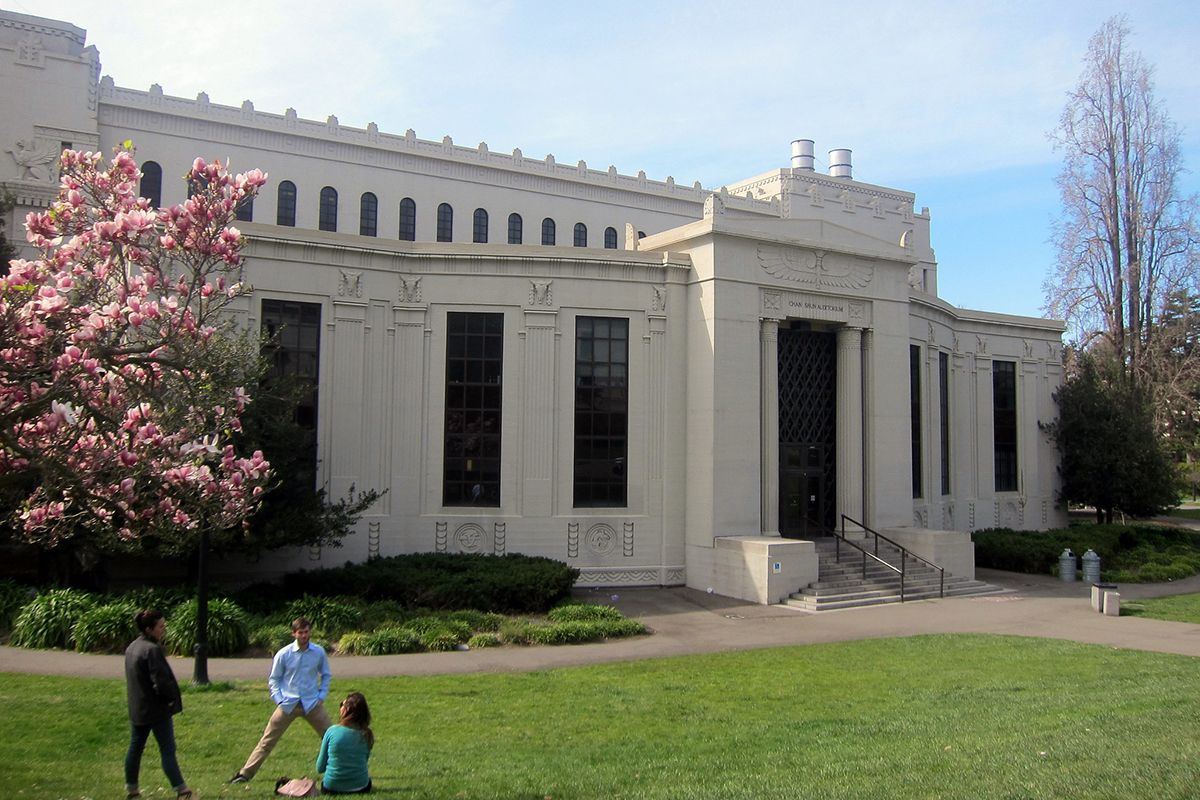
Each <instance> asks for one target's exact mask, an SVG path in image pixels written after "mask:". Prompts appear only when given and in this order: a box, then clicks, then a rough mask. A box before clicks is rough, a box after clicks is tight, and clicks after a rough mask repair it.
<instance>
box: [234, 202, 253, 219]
mask: <svg viewBox="0 0 1200 800" xmlns="http://www.w3.org/2000/svg"><path fill="white" fill-rule="evenodd" d="M233 215H234V217H235V218H236V219H237V220H238V221H239V222H253V221H254V198H253V197H243V198H242V201H241V202H240V203H238V204H237V207H236V208H235V209H234V210H233Z"/></svg>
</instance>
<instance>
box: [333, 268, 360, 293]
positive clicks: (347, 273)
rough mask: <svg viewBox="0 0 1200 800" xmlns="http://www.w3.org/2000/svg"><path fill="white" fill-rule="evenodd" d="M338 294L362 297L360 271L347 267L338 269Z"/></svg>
mask: <svg viewBox="0 0 1200 800" xmlns="http://www.w3.org/2000/svg"><path fill="white" fill-rule="evenodd" d="M338 296H339V297H362V273H361V272H353V271H351V270H347V269H339V270H338Z"/></svg>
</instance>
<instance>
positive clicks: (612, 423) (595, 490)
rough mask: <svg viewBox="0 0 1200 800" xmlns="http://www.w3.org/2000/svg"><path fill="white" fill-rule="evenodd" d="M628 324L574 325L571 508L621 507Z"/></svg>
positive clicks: (580, 320)
mask: <svg viewBox="0 0 1200 800" xmlns="http://www.w3.org/2000/svg"><path fill="white" fill-rule="evenodd" d="M628 378H629V320H627V319H614V318H610V317H577V318H576V320H575V506H576V508H599V507H612V506H624V505H626V504H627V501H626V495H627V491H626V486H627V480H626V464H627V461H626V456H627V453H628V449H629V448H628V424H629V389H628Z"/></svg>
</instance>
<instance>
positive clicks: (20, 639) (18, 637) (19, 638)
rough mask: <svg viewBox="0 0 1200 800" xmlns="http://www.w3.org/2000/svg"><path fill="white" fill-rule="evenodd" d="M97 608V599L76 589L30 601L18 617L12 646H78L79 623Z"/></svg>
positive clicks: (47, 594)
mask: <svg viewBox="0 0 1200 800" xmlns="http://www.w3.org/2000/svg"><path fill="white" fill-rule="evenodd" d="M95 607H96V598H95V596H94V595H91V594H89V593H87V592H81V591H78V590H76V589H51V590H50V591H48V592H43V593H42V594H39V595H38V596H37V597H35V598H33V599H32V600H30V601H29V602H28V603H26V604H25V607H24V608H22V609H21V612H20V613H19V614H18V615H17V621H16V623H14V625H13V636H12V644H13V645H15V646H17V647H34V648H41V649H45V648H49V647H64V648H71V647H74V645H75V639H74V636H73V633H74V630H75V623H77V622H79V619H80V617H82V616H83V615H84V614H86V613H87V612H88V611H91V610H92V609H93V608H95Z"/></svg>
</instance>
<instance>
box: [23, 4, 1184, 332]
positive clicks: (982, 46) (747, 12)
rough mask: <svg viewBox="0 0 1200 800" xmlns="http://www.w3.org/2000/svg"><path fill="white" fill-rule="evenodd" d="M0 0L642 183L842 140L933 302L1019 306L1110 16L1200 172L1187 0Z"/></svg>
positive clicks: (192, 86)
mask: <svg viewBox="0 0 1200 800" xmlns="http://www.w3.org/2000/svg"><path fill="white" fill-rule="evenodd" d="M3 3H4V7H5V8H6V9H8V10H13V11H18V12H23V13H28V14H38V15H42V16H49V17H54V18H57V19H63V20H67V21H69V22H72V23H74V24H75V25H78V26H79V27H82V28H86V29H87V30H88V41H89V43H91V44H95V45H96V46H97V47H98V48H99V50H100V56H101V61H102V64H103V73H104V74H107V75H111V76H112V77H113V79H114V80H115V81H116V82H117V84H118V85H121V86H128V87H131V88H139V89H144V88H147V87H149V85H150V84H151V83H159V84H161V85H162V86H163V89H164V91H165V92H167V93H168V94H173V95H179V96H183V97H192V96H195V94H196V93H197V92H199V91H206V92H208V94H209V96H210V98H211V99H212V101H213V102H215V103H223V104H226V105H239V104H240V103H241V102H242V101H243V100H246V99H249V100H252V101H253V102H254V104H255V107H256V108H258V109H260V110H263V111H270V112H274V113H282V112H283V110H284V109H286V108H288V107H294V108H295V109H296V110H297V111H298V112H299V114H300V115H301V116H303V117H309V118H313V119H324V118H325V117H326V116H328V115H329V114H336V115H337V117H338V119H339V121H340V122H341V123H342V124H343V125H353V126H358V127H362V126H365V125H366V124H367V123H368V122H375V123H376V124H378V125H379V127H380V129H381V130H384V131H389V132H395V133H403V132H404V131H405V130H406V129H408V128H413V129H414V130H415V131H416V132H417V135H418V136H420V137H422V138H426V139H440V138H441V137H442V136H443V135H446V134H449V135H450V136H452V137H453V139H454V141H455V142H456V143H458V144H466V145H470V146H473V145H475V144H477V143H479V142H480V141H486V142H487V143H488V146H489V147H490V148H491V149H493V150H511V149H512V148H513V147H520V148H521V149H522V151H523V152H524V153H525V154H526V155H527V156H534V157H541V156H543V155H545V154H547V153H553V154H554V156H555V158H556V159H557V160H558V161H559V162H560V163H562V162H565V163H574V162H575V161H577V160H579V159H583V160H585V161H587V163H588V165H589V166H592V167H599V168H606V167H607V166H608V165H609V164H614V165H616V167H617V169H618V170H620V171H621V172H622V173H626V174H636V173H637V171H638V170H645V171H646V174H647V175H648V176H650V177H651V178H657V179H659V180H661V179H664V178H666V176H667V175H672V176H674V178H675V180H676V181H677V182H683V183H687V184H690V183H692V182H693V181H696V180H699V181H700V182H701V183H702V184H703V185H704V186H705V187H709V188H718V187H720V186H721V185H722V184H724V183H729V182H733V181H736V180H739V179H742V178H747V177H750V176H752V175H756V174H759V173H761V172H765V171H767V170H770V169H774V168H778V167H783V166H787V165H788V156H789V143H790V142H791V140H792V139H796V138H809V139H814V140H815V141H816V150H817V153H818V164H819V166H821V167H823V166H824V165H823V162H824V154H825V153H826V152H827V151H828V150H830V149H833V148H837V147H848V148H851V149H853V150H854V176H855V178H857V179H859V180H863V181H868V182H871V183H877V184H881V185H885V186H892V187H895V188H898V189H904V190H907V191H911V192H915V193H916V195H917V202H916V204H917V207H918V208H920V207H922V206H928V207H929V208H930V210H931V212H932V215H933V243H934V248H935V250H936V252H937V256H938V262H939V281H940V294H941V296H942V297H943V298H944V299H946V300H948V301H950V302H952V303H954V304H955V305H960V306H965V307H968V308H981V309H986V310H989V311H1000V312H1004V313H1010V314H1026V315H1040V314H1041V308H1042V304H1043V294H1042V283H1043V281H1044V279H1045V278H1046V275H1047V273H1048V270H1049V269H1050V267H1051V265H1052V263H1053V259H1054V248H1053V245H1052V244H1051V243H1050V241H1049V239H1050V235H1051V221H1052V219H1053V218H1054V216H1055V215H1056V213H1057V208H1058V196H1057V189H1056V187H1055V182H1054V181H1055V176H1056V175H1057V173H1058V171H1059V165H1060V162H1061V158H1060V155H1059V154H1057V153H1055V152H1054V149H1053V147H1052V145H1051V143H1050V141H1049V139H1048V138H1047V133H1048V132H1049V131H1051V130H1053V129H1054V127H1055V125H1056V123H1057V121H1058V117H1059V114H1060V113H1061V111H1062V106H1063V103H1064V101H1065V96H1066V92H1067V91H1069V90H1070V89H1071V88H1072V87H1073V86H1074V85H1075V84H1076V82H1077V80H1078V77H1079V74H1080V71H1081V68H1082V65H1081V59H1082V57H1083V55H1084V53H1085V51H1086V47H1087V41H1088V39H1089V37H1090V36H1091V34H1092V33H1093V32H1094V31H1095V30H1096V29H1097V28H1098V27H1099V26H1100V24H1101V23H1102V22H1103V21H1104V20H1105V19H1106V18H1107V17H1109V16H1111V15H1112V14H1116V13H1124V14H1126V15H1127V16H1128V18H1129V22H1130V24H1131V25H1132V27H1133V30H1134V36H1133V44H1134V46H1135V47H1136V48H1137V49H1139V50H1141V51H1142V53H1143V54H1144V55H1145V56H1146V58H1147V59H1148V60H1149V61H1150V62H1151V63H1152V64H1154V65H1155V67H1156V84H1157V92H1158V97H1159V98H1160V99H1161V100H1162V101H1163V102H1164V103H1165V104H1166V106H1167V107H1168V109H1169V111H1170V113H1171V116H1172V117H1173V118H1174V120H1175V122H1177V123H1178V124H1179V125H1180V126H1181V127H1182V128H1183V134H1184V135H1183V143H1184V148H1183V149H1184V157H1185V161H1186V163H1187V165H1189V166H1190V167H1191V168H1192V169H1193V170H1200V69H1198V67H1200V58H1198V56H1197V51H1198V45H1200V13H1197V12H1196V8H1195V4H1194V3H1188V2H1140V3H1132V2H1124V3H1122V2H1108V0H1088V1H1087V2H1077V1H1076V0H1065V1H1064V2H1054V3H1045V2H1037V3H1034V2H1023V1H1021V0H1017V1H1014V2H1005V3H985V2H972V1H971V0H960V1H959V2H920V1H915V2H913V1H906V2H902V3H897V2H853V1H852V0H847V1H846V2H841V3H836V4H835V3H827V2H809V3H798V2H795V3H794V2H788V3H780V2H773V3H761V2H755V1H754V0H743V1H742V2H739V3H729V2H707V1H702V2H689V3H684V2H670V1H669V0H665V1H663V2H652V3H647V2H638V3H635V2H602V3H587V4H584V3H571V2H561V0H560V1H559V2H553V3H551V2H492V3H483V2H463V1H460V0H439V2H437V3H430V2H426V0H414V1H412V2H410V1H409V0H394V1H393V2H385V3H365V2H364V3H357V2H353V1H352V0H347V2H346V3H344V4H343V7H342V8H341V9H339V11H338V12H337V14H336V16H335V15H334V14H332V13H331V10H330V8H331V7H330V4H328V3H317V2H309V1H308V0H294V1H293V2H288V3H281V2H266V1H264V2H245V1H244V0H243V2H239V3H233V2H227V0H206V2H202V3H197V2H194V1H193V2H188V3H176V2H173V1H167V2H164V0H159V1H158V2H143V0H125V2H122V3H120V4H117V5H113V4H97V3H95V2H94V0H87V2H83V1H82V0H80V1H76V0H40V1H39V2H37V3H34V2H30V0H3ZM216 45H220V50H219V49H218V48H217V47H216ZM221 50H224V52H225V53H226V55H224V56H218V55H216V54H217V53H218V52H220V51H221ZM205 155H222V154H205ZM235 166H239V167H249V166H253V165H235ZM1185 188H1186V189H1187V191H1188V192H1189V193H1190V192H1195V191H1200V178H1198V177H1197V175H1195V174H1189V175H1188V176H1187V177H1186V183H1185Z"/></svg>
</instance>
